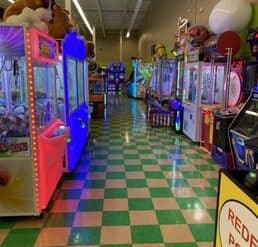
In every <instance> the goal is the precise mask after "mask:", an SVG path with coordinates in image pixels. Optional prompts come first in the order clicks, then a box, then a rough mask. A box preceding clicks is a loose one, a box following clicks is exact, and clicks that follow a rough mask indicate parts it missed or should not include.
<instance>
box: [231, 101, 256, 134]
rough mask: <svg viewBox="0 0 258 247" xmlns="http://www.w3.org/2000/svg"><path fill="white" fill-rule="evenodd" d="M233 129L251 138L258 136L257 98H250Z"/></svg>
mask: <svg viewBox="0 0 258 247" xmlns="http://www.w3.org/2000/svg"><path fill="white" fill-rule="evenodd" d="M234 130H235V131H237V132H239V133H241V134H242V135H244V136H246V137H248V138H252V137H255V136H258V100H252V101H251V102H250V105H249V106H248V107H247V108H246V110H245V112H244V114H243V115H242V117H240V119H239V121H238V122H236V123H235V127H234Z"/></svg>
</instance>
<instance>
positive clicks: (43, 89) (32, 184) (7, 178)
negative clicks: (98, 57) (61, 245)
mask: <svg viewBox="0 0 258 247" xmlns="http://www.w3.org/2000/svg"><path fill="white" fill-rule="evenodd" d="M57 61H58V45H57V42H56V41H55V40H54V39H53V38H51V37H49V36H48V35H47V34H45V33H42V32H39V31H37V30H36V29H26V28H25V27H23V26H18V25H17V26H16V25H15V26H10V25H5V24H1V25H0V69H1V73H0V194H1V200H0V216H18V215H40V214H41V212H42V210H44V209H45V208H46V207H47V205H48V202H49V200H50V198H51V196H52V194H53V192H54V190H55V188H56V185H57V183H58V181H59V179H60V177H61V175H62V165H63V162H64V157H65V146H66V139H67V136H68V134H69V133H68V129H67V128H66V127H65V126H64V124H63V122H62V121H61V120H59V119H57V118H56V116H57V99H56V85H55V83H56V75H55V66H56V64H57Z"/></svg>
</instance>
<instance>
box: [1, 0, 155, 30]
mask: <svg viewBox="0 0 258 247" xmlns="http://www.w3.org/2000/svg"><path fill="white" fill-rule="evenodd" d="M150 1H151V0H143V4H142V6H141V9H140V11H139V13H138V16H137V18H136V20H135V23H134V26H133V28H132V31H138V30H141V29H142V28H143V26H144V18H145V14H146V11H147V9H148V7H149V5H150ZM0 2H1V3H0V6H4V7H6V6H7V5H8V4H9V2H8V1H7V0H1V1H0ZM97 2H99V7H100V10H101V14H102V20H103V25H104V29H105V31H107V32H108V31H114V30H115V31H118V30H124V31H126V30H127V29H128V27H129V25H130V23H131V20H132V16H133V13H134V9H135V6H136V2H137V0H79V3H80V4H81V6H82V8H83V10H84V12H85V15H86V17H87V18H88V20H89V22H90V25H91V26H95V27H96V30H97V31H100V32H103V27H102V25H101V17H100V13H99V11H98V7H97ZM56 3H57V4H59V5H61V6H63V7H64V6H65V0H56ZM72 16H74V17H75V19H76V20H77V22H78V23H79V26H80V28H81V29H82V31H84V32H86V27H85V25H84V24H83V22H82V20H81V18H80V16H79V14H78V12H77V10H76V9H75V7H74V6H73V4H72Z"/></svg>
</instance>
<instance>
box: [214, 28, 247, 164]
mask: <svg viewBox="0 0 258 247" xmlns="http://www.w3.org/2000/svg"><path fill="white" fill-rule="evenodd" d="M216 39H217V41H216V42H214V49H216V50H217V51H218V53H220V55H221V56H224V57H227V58H229V54H228V51H229V50H231V51H232V53H231V56H234V55H235V54H236V53H237V52H238V51H239V49H240V47H241V39H240V37H239V36H238V35H237V34H236V33H234V32H231V31H227V32H224V33H222V34H220V35H218V36H217V38H216ZM228 48H230V49H228ZM226 66H227V69H226V74H225V78H226V82H225V84H224V95H223V104H224V105H223V108H222V109H219V110H214V111H213V118H212V125H213V126H214V127H213V138H212V147H211V157H212V158H213V160H215V161H216V162H218V163H219V164H221V165H223V166H224V167H227V168H230V167H232V166H233V162H232V154H231V152H230V146H229V139H228V134H227V133H228V128H229V125H230V124H231V122H232V120H233V119H234V117H235V116H236V114H237V113H238V112H239V109H240V107H239V105H240V103H241V101H242V83H243V79H242V74H243V69H244V61H243V60H239V59H234V60H233V61H231V59H227V63H226Z"/></svg>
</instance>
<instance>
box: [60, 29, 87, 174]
mask: <svg viewBox="0 0 258 247" xmlns="http://www.w3.org/2000/svg"><path fill="white" fill-rule="evenodd" d="M62 52H63V56H62V58H61V61H60V62H59V64H58V67H57V72H58V74H59V78H62V79H61V80H58V82H59V84H58V85H57V92H58V94H61V95H62V94H63V91H64V98H61V97H60V95H58V99H59V108H58V109H59V117H60V119H62V121H64V122H65V124H66V125H67V126H69V128H70V141H69V142H68V143H67V152H66V162H65V163H64V170H65V171H66V172H71V171H72V170H73V168H74V167H75V165H76V164H77V162H78V161H79V159H80V155H81V152H82V150H83V147H84V146H85V144H86V143H87V140H88V136H89V118H90V116H89V115H90V113H89V112H90V110H89V92H88V63H87V62H86V45H85V41H84V39H83V38H82V37H81V36H79V35H78V34H77V32H69V33H67V34H66V36H65V38H64V40H63V41H62Z"/></svg>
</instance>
